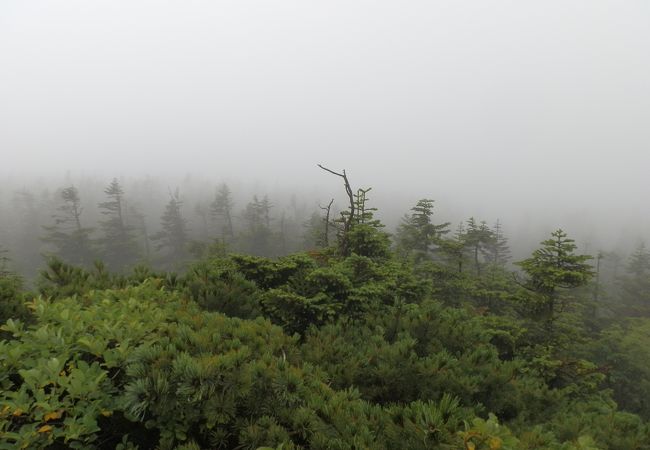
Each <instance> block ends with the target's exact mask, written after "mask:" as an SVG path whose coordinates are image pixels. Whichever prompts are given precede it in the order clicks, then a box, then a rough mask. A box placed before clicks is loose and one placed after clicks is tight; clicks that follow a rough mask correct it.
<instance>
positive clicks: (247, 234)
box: [241, 195, 274, 256]
mask: <svg viewBox="0 0 650 450" xmlns="http://www.w3.org/2000/svg"><path fill="white" fill-rule="evenodd" d="M272 207H273V205H271V202H270V201H269V198H268V196H266V195H265V196H264V198H262V200H260V199H259V198H258V197H257V195H255V196H253V200H252V201H250V202H249V203H248V204H247V205H246V208H245V209H244V211H243V212H242V219H243V220H244V224H245V229H244V230H243V232H242V239H241V242H243V243H244V244H243V245H244V247H245V248H243V250H245V251H247V252H249V253H251V254H254V255H261V256H271V255H272V254H273V253H274V248H273V247H274V246H273V244H274V243H273V240H272V237H273V233H272V231H271V208H272Z"/></svg>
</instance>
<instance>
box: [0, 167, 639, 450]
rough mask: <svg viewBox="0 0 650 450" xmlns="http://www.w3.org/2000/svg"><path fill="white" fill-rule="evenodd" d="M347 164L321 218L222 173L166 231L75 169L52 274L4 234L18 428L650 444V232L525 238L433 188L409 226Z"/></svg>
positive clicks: (124, 438)
mask: <svg viewBox="0 0 650 450" xmlns="http://www.w3.org/2000/svg"><path fill="white" fill-rule="evenodd" d="M324 169H325V168H324ZM325 170H328V169H325ZM328 171H329V172H330V173H331V174H333V175H335V176H338V177H339V178H340V180H341V181H342V182H343V186H344V192H345V197H346V199H347V203H344V205H345V206H344V207H343V208H341V209H340V210H335V209H333V204H334V203H333V200H331V199H330V200H329V201H325V202H321V203H319V204H317V205H316V208H314V210H313V211H312V213H311V215H304V216H302V217H303V218H304V217H307V219H306V220H303V221H296V220H293V219H292V218H288V217H287V213H286V211H285V212H284V214H283V212H282V211H280V212H277V210H276V206H275V204H274V200H272V198H271V197H270V196H268V195H252V197H251V198H250V199H249V200H248V201H247V202H245V203H243V204H241V205H238V204H237V202H236V201H235V200H234V198H233V197H234V196H233V193H232V191H231V190H230V188H229V187H228V186H227V185H223V184H222V185H220V186H219V187H218V188H216V189H215V190H213V196H212V197H211V198H208V199H204V200H203V201H202V202H197V203H194V208H187V204H186V202H185V201H184V199H183V196H182V193H181V191H180V190H178V189H175V190H169V191H168V192H167V202H166V204H165V205H164V208H162V210H161V211H159V212H158V214H157V216H158V219H159V222H160V223H159V226H158V227H157V228H156V229H152V230H149V229H148V227H146V226H145V227H144V228H143V227H142V223H145V225H146V222H143V221H142V219H143V217H144V214H143V213H142V212H141V210H140V209H139V208H135V207H134V205H133V202H130V201H129V195H128V194H129V193H128V191H126V189H124V188H123V187H122V185H121V184H120V183H119V182H118V180H113V181H111V182H110V183H108V184H107V186H106V187H105V188H104V190H103V194H104V198H102V199H101V201H98V202H97V204H96V209H97V212H98V214H97V217H99V220H98V221H97V222H95V223H92V222H91V223H90V225H89V223H88V222H86V220H85V217H86V214H88V213H89V211H88V210H87V209H85V207H84V204H83V203H82V198H83V197H82V193H83V192H82V191H81V190H78V189H77V188H75V187H74V186H67V187H64V188H62V189H60V190H59V191H58V193H57V196H55V197H54V198H56V199H57V202H56V203H55V205H54V212H53V213H52V214H51V221H50V223H49V224H47V225H45V226H44V228H43V234H42V239H43V242H45V243H46V244H48V245H51V246H52V247H53V248H54V250H53V254H52V257H50V258H48V260H47V261H46V262H45V268H44V270H42V271H41V272H40V274H39V276H38V279H37V281H36V283H35V285H34V288H33V290H32V291H30V290H28V289H26V288H25V286H24V285H23V283H22V280H21V278H20V277H18V276H15V274H13V273H12V270H11V258H10V256H8V254H7V252H1V251H0V319H1V320H2V321H3V322H5V321H6V322H5V325H4V326H3V327H2V332H4V333H7V336H9V335H11V336H12V337H10V338H7V339H5V340H0V345H2V346H4V349H5V350H6V351H5V353H4V354H6V355H7V356H6V357H5V359H4V361H5V362H4V363H3V365H1V366H0V375H1V376H0V378H2V379H3V380H5V381H4V385H3V386H5V389H4V390H3V391H2V392H0V396H2V400H3V402H5V403H6V404H7V406H6V407H4V409H3V412H2V413H1V414H0V428H2V429H3V431H4V430H6V431H7V432H6V433H5V434H3V436H2V437H1V438H0V441H3V440H4V442H5V443H8V444H10V445H14V444H15V445H16V446H18V444H20V445H22V446H26V447H29V446H30V445H31V446H32V447H38V446H39V445H40V446H41V447H43V446H45V444H46V443H49V444H60V443H64V444H65V443H68V442H74V443H75V445H77V444H78V446H80V447H90V446H93V445H94V443H97V446H96V447H97V448H115V447H116V446H118V447H119V448H135V446H136V445H138V446H140V447H142V448H153V447H155V446H156V445H158V446H160V447H161V448H163V447H164V448H215V447H220V448H243V447H247V448H261V447H262V446H267V448H278V449H279V448H285V447H286V448H322V447H324V445H323V443H325V442H331V440H332V439H337V440H338V442H339V443H340V447H341V448H356V447H358V446H359V442H362V443H363V445H362V446H363V447H364V448H384V449H393V448H398V449H401V448H403V449H409V450H411V449H414V448H415V449H422V450H424V449H427V448H432V447H437V446H447V447H449V448H463V447H465V448H474V449H484V450H488V449H490V450H493V449H497V448H503V449H508V448H512V449H519V448H521V449H529V450H533V449H538V448H549V449H556V450H578V449H584V448H593V449H600V448H602V449H612V450H627V449H629V448H645V447H644V445H646V444H647V442H650V422H648V420H649V419H650V407H648V404H647V402H646V401H645V399H646V398H647V394H648V392H649V390H650V385H648V383H647V382H646V381H645V380H647V379H648V377H649V376H650V369H648V368H649V367H650V354H648V352H647V348H648V342H650V332H649V330H650V297H649V294H648V292H649V291H650V251H648V249H647V248H646V247H645V245H643V244H639V246H638V247H637V248H636V249H635V251H634V252H633V253H632V254H631V255H630V256H629V257H628V258H622V257H618V256H617V255H616V254H614V253H606V252H598V253H597V254H596V255H589V254H586V253H584V252H581V251H580V249H579V248H578V245H577V243H576V241H575V239H574V237H573V235H570V234H569V233H568V232H567V231H565V230H563V229H556V230H555V231H553V232H551V233H549V234H548V235H547V236H546V238H545V239H542V240H541V242H538V244H537V245H536V247H535V249H534V250H532V251H531V252H530V253H529V254H528V255H526V257H524V258H518V257H517V258H516V257H513V252H512V249H511V248H510V245H509V239H508V236H507V233H506V232H505V230H506V225H505V224H503V223H502V222H501V221H499V220H497V221H495V222H494V223H493V224H489V223H488V222H487V221H485V220H481V219H477V218H475V217H469V218H468V219H466V220H463V221H462V222H460V223H457V224H455V225H454V224H452V223H451V222H450V221H446V220H444V219H443V218H442V217H439V216H440V214H439V213H438V211H437V207H436V202H435V201H434V200H433V199H430V198H422V199H420V200H418V201H416V202H415V204H414V205H412V206H411V207H410V208H408V211H407V212H406V213H405V214H404V215H403V217H402V219H401V221H400V224H399V225H398V226H397V227H396V228H395V229H394V230H393V231H392V232H391V231H389V230H388V227H386V226H385V225H384V223H383V222H382V221H381V220H380V218H379V216H378V213H379V211H378V209H377V208H376V207H375V206H374V204H373V199H372V192H373V191H372V189H371V188H369V187H363V188H354V187H353V185H352V183H351V181H350V179H349V178H348V176H347V174H346V173H345V171H342V172H337V171H330V170H328ZM188 217H189V218H188ZM138 224H140V227H138ZM190 224H192V227H195V228H198V232H197V231H192V230H191V227H190ZM297 225H300V226H299V227H298V226H297ZM292 227H293V229H292ZM294 230H299V234H298V236H296V235H293V233H294ZM197 237H202V239H199V238H197ZM292 242H293V243H296V242H299V243H300V245H301V246H302V251H299V252H295V251H292V250H290V245H292V244H291V243H292ZM147 243H150V244H151V247H150V249H149V251H150V252H151V255H152V258H151V261H150V264H138V261H139V259H140V258H142V256H140V255H141V254H142V252H143V251H146V250H144V249H145V245H146V244H147ZM282 252H287V253H289V254H288V255H285V256H282V254H281V253H282ZM98 255H99V256H98ZM154 258H158V261H155V260H154ZM185 258H188V260H187V261H184V262H185V263H186V264H187V265H186V266H184V265H178V266H177V267H173V266H174V264H176V263H178V262H179V261H183V260H184V259H185ZM189 259H193V260H192V261H189ZM98 260H100V261H98ZM88 261H91V262H90V263H89V262H88ZM154 263H156V264H158V267H155V266H154ZM120 265H122V266H120ZM25 324H26V325H25ZM57 333H61V334H63V335H65V338H61V335H59V334H57ZM44 336H46V337H44ZM161 341H162V342H166V343H168V344H170V345H160V342H161ZM52 354H59V355H61V357H60V358H51V357H50V356H51V355H52ZM44 355H45V356H44ZM67 361H71V363H69V364H68V363H64V362H67ZM88 361H90V363H89V362H88ZM53 377H54V379H55V380H56V382H55V383H52V382H51V379H52V378H53ZM78 379H83V380H86V382H85V383H76V380H78ZM43 385H46V386H51V388H48V389H47V390H39V389H33V388H32V386H43ZM215 386H216V388H215ZM90 392H92V393H93V394H92V395H90V394H89V393H90ZM43 399H45V400H43ZM224 405H225V408H226V409H223V408H224ZM179 411H180V413H179ZM296 417H298V419H299V420H298V421H296ZM301 418H302V419H301ZM336 420H341V422H340V423H337V424H336V426H335V427H331V426H330V425H331V424H332V423H335V421H336ZM70 424H73V425H74V426H71V425H70ZM359 426H361V427H363V430H365V431H363V432H360V430H359V428H358V427H359ZM433 429H435V430H436V432H435V433H432V434H431V435H428V434H426V433H428V431H427V430H433ZM422 430H424V431H422ZM127 431H128V433H127ZM423 433H424V435H423ZM360 439H361V440H362V441H360ZM120 442H121V444H120ZM118 444H119V445H118ZM186 444H187V445H186ZM120 445H121V446H122V447H120ZM184 445H185V447H184ZM268 446H270V447H268Z"/></svg>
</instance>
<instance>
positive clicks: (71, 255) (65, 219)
mask: <svg viewBox="0 0 650 450" xmlns="http://www.w3.org/2000/svg"><path fill="white" fill-rule="evenodd" d="M61 199H62V200H63V203H62V204H61V206H59V207H58V208H57V209H58V211H59V213H58V214H55V215H54V216H53V218H54V222H55V223H54V225H50V226H45V227H43V228H44V229H45V231H46V235H45V236H44V237H43V241H44V242H46V243H48V244H50V245H52V246H53V247H54V248H55V251H54V254H55V255H56V256H58V257H59V258H61V259H62V260H63V261H65V262H67V263H69V264H75V265H81V266H89V265H90V264H91V263H92V261H93V259H94V257H95V254H94V251H93V248H92V245H91V239H90V234H91V233H92V231H93V230H92V228H86V227H84V226H82V222H81V214H82V213H83V207H82V206H81V200H80V198H79V192H78V191H77V188H75V187H74V186H70V187H67V188H64V189H62V190H61Z"/></svg>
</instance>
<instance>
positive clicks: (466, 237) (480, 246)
mask: <svg viewBox="0 0 650 450" xmlns="http://www.w3.org/2000/svg"><path fill="white" fill-rule="evenodd" d="M493 240H494V236H493V233H492V230H490V229H489V227H488V226H487V224H486V223H485V222H484V221H483V222H481V223H480V224H479V223H477V222H476V220H475V219H474V218H473V217H470V218H469V219H468V220H467V228H466V231H465V232H464V233H463V235H462V241H463V243H464V246H465V248H466V249H467V250H469V253H470V257H471V259H472V260H473V262H474V269H475V270H476V274H477V275H480V274H481V268H482V266H483V265H484V261H482V259H483V258H484V256H485V255H486V254H487V253H488V246H489V245H490V243H491V242H492V241H493Z"/></svg>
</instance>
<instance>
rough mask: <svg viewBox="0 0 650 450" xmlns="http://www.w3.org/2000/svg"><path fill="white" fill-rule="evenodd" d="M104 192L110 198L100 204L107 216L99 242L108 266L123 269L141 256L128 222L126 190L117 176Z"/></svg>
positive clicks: (102, 222) (101, 223)
mask: <svg viewBox="0 0 650 450" xmlns="http://www.w3.org/2000/svg"><path fill="white" fill-rule="evenodd" d="M104 193H105V194H106V196H107V197H108V200H107V201H105V202H102V203H100V204H99V209H100V211H101V213H102V214H103V215H104V216H105V217H106V219H105V220H103V221H101V222H100V227H101V229H102V232H103V237H102V238H101V239H100V240H99V244H100V246H101V248H102V253H103V256H104V260H105V262H106V264H107V266H108V267H109V268H110V269H112V270H123V269H124V268H125V267H128V266H131V265H133V264H134V263H135V262H136V260H137V259H138V256H139V252H138V248H137V244H136V239H135V235H134V230H133V229H132V228H131V227H129V226H127V224H126V220H125V215H126V214H125V209H126V208H125V201H124V190H123V189H122V186H120V183H119V182H118V181H117V179H116V178H113V180H112V181H111V183H110V184H109V185H108V186H107V187H106V189H104Z"/></svg>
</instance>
